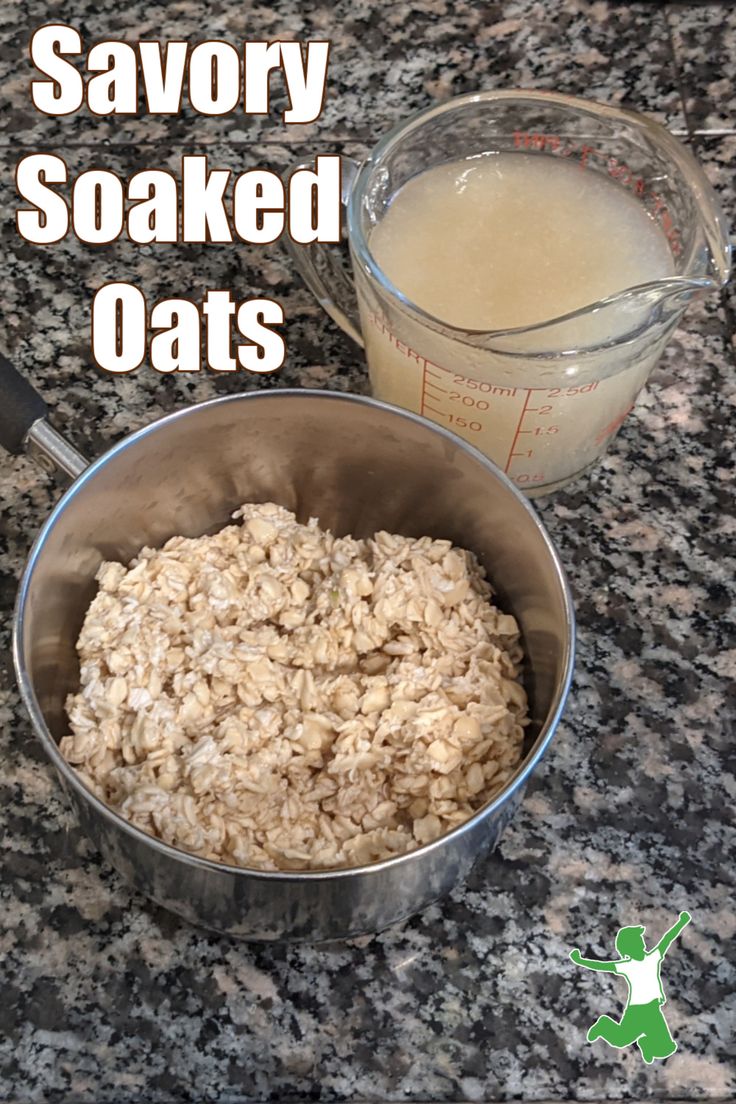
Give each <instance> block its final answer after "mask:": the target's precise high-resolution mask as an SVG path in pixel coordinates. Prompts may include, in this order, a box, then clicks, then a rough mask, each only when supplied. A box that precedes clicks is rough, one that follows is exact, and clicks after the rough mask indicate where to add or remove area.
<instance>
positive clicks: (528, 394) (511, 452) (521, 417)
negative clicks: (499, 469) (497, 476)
mask: <svg viewBox="0 0 736 1104" xmlns="http://www.w3.org/2000/svg"><path fill="white" fill-rule="evenodd" d="M531 397H532V388H531V387H529V388H527V392H526V398H525V399H524V406H523V407H522V410H521V414H520V415H519V423H518V425H517V427H516V433H515V434H514V439H513V441H512V442H511V448H510V449H509V458H508V460H507V461H506V467H505V468H504V469H503V470H504V471H505V472H508V470H509V468H510V467H511V460H512V457H513V456H514V449H515V448H516V442H517V441H518V440H519V433H520V431H521V423H522V422H523V421H524V415H525V414H526V408H527V407H528V405H529V400H530V398H531Z"/></svg>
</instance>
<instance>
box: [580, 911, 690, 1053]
mask: <svg viewBox="0 0 736 1104" xmlns="http://www.w3.org/2000/svg"><path fill="white" fill-rule="evenodd" d="M689 923H690V913H689V912H681V913H680V918H679V920H678V921H677V923H676V924H673V925H672V927H671V928H670V929H669V931H666V932H665V933H664V935H663V936H662V938H661V939H660V941H659V943H658V944H657V946H656V947H655V948H654V950H651V951H647V948H646V944H645V943H644V937H643V933H644V931H645V930H646V929H645V928H644V927H642V926H641V924H638V925H636V926H634V927H629V928H619V932H618V935H617V936H616V950H617V951H618V953H619V955H620V956H621V957H620V958H619V959H617V960H616V961H614V962H599V961H598V960H597V959H593V958H583V956H582V955H581V954H580V951H579V950H578V949H577V947H576V948H575V950H574V951H571V952H570V958H571V959H572V961H573V962H574V963H575V965H576V966H585V968H586V969H588V970H606V971H608V972H609V973H612V974H623V976H624V977H625V978H626V981H627V982H628V985H629V999H628V1001H627V1002H626V1008H625V1009H624V1014H623V1016H622V1017H621V1020H620V1022H617V1021H616V1020H614V1019H612V1018H611V1017H610V1016H599V1017H598V1019H597V1020H596V1021H595V1023H594V1024H593V1026H592V1027H591V1029H590V1031H589V1032H588V1042H589V1043H592V1042H593V1041H594V1040H595V1039H605V1041H606V1042H607V1043H608V1044H609V1046H612V1047H617V1048H618V1049H619V1050H621V1049H622V1048H623V1047H627V1046H630V1045H631V1044H632V1043H636V1044H637V1046H638V1047H639V1050H640V1051H641V1056H642V1058H643V1059H644V1061H645V1062H647V1063H650V1062H653V1061H654V1059H655V1058H659V1059H663V1058H669V1056H670V1055H671V1054H674V1053H675V1051H676V1050H677V1043H676V1042H675V1041H674V1039H673V1038H672V1036H671V1035H670V1029H669V1028H668V1026H667V1021H666V1020H665V1018H664V1015H663V1013H662V1005H663V1004H664V1003H665V999H666V998H665V995H664V991H663V989H662V982H661V981H660V977H659V971H660V967H661V965H662V959H663V958H664V956H665V955H666V953H667V951H668V950H669V947H670V944H671V943H672V942H673V940H675V939H677V936H678V935H679V934H680V932H681V931H682V929H683V928H684V927H685V925H686V924H689Z"/></svg>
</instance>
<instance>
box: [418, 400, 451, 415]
mask: <svg viewBox="0 0 736 1104" xmlns="http://www.w3.org/2000/svg"><path fill="white" fill-rule="evenodd" d="M422 407H423V409H422V414H423V413H424V411H425V410H431V411H432V413H433V414H439V416H440V418H446V417H447V415H446V414H445V412H444V410H438V409H437V407H436V406H430V405H429V403H427V402H423V403H422Z"/></svg>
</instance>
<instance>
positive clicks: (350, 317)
mask: <svg viewBox="0 0 736 1104" xmlns="http://www.w3.org/2000/svg"><path fill="white" fill-rule="evenodd" d="M300 168H309V166H308V164H306V163H305V164H303V165H296V166H295V167H294V170H293V171H296V169H300ZM359 168H360V165H359V164H358V162H357V161H354V160H353V159H352V157H346V156H345V155H344V154H343V155H342V156H341V157H340V179H341V196H340V205H341V210H342V218H341V221H342V224H343V228H345V227H346V226H347V208H348V203H349V201H350V193H351V191H352V189H353V184H354V183H355V178H356V176H357V175H358V170H359ZM344 232H345V229H344ZM284 245H285V247H286V250H287V252H288V254H289V256H290V257H291V259H292V261H293V262H294V267H295V268H296V270H297V272H298V273H299V275H300V276H301V278H302V279H303V280H304V283H305V284H306V285H307V287H308V288H309V290H310V291H311V292H312V294H313V295H314V297H315V299H316V300H317V302H318V303H319V304H320V306H321V307H322V308H323V309H324V310H325V311H327V313H328V314H329V316H330V318H332V320H333V321H334V322H337V324H338V326H339V327H340V329H341V330H344V331H345V333H346V334H347V335H348V337H351V338H352V339H353V341H355V342H356V344H358V345H360V346H361V348H362V346H363V337H362V335H361V332H360V318H359V317H358V305H357V300H356V296H355V283H354V281H353V277H352V274H351V273H350V272H349V271H348V268H347V265H346V263H345V257H344V253H343V251H342V250H341V249H340V248H339V246H336V245H325V244H324V243H322V242H313V243H312V244H311V245H300V244H299V243H298V242H295V241H293V240H292V238H291V237H290V236H288V235H287V236H286V237H285V238H284Z"/></svg>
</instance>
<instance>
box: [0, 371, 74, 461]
mask: <svg viewBox="0 0 736 1104" xmlns="http://www.w3.org/2000/svg"><path fill="white" fill-rule="evenodd" d="M47 413H48V407H47V406H46V403H45V402H44V401H43V399H42V398H41V396H40V395H39V393H38V391H37V390H36V389H35V387H33V385H32V384H30V383H29V382H28V380H27V379H26V378H25V376H22V375H21V374H20V372H18V371H17V370H16V369H15V368H14V367H13V365H12V364H11V363H10V361H9V360H8V359H7V358H6V357H4V356H3V355H2V353H0V446H2V447H3V448H4V449H6V450H7V451H8V452H9V453H11V454H12V455H13V456H19V455H20V454H21V453H22V452H25V451H26V449H28V450H29V451H30V452H32V453H33V456H34V458H35V459H37V460H38V461H39V463H40V464H41V465H42V466H43V467H44V468H46V469H47V470H51V469H53V468H59V469H60V470H61V471H63V472H66V474H67V475H71V476H72V478H73V479H76V477H77V476H78V475H81V473H82V472H83V471H84V469H85V468H86V467H87V461H86V460H85V459H84V457H83V456H82V455H81V454H80V453H78V452H77V450H76V449H75V448H74V447H73V446H72V445H70V444H69V442H68V441H67V440H65V438H64V437H62V435H61V434H60V433H57V432H56V430H55V429H54V427H53V426H52V425H49V423H48V422H47V421H46V415H47Z"/></svg>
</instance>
